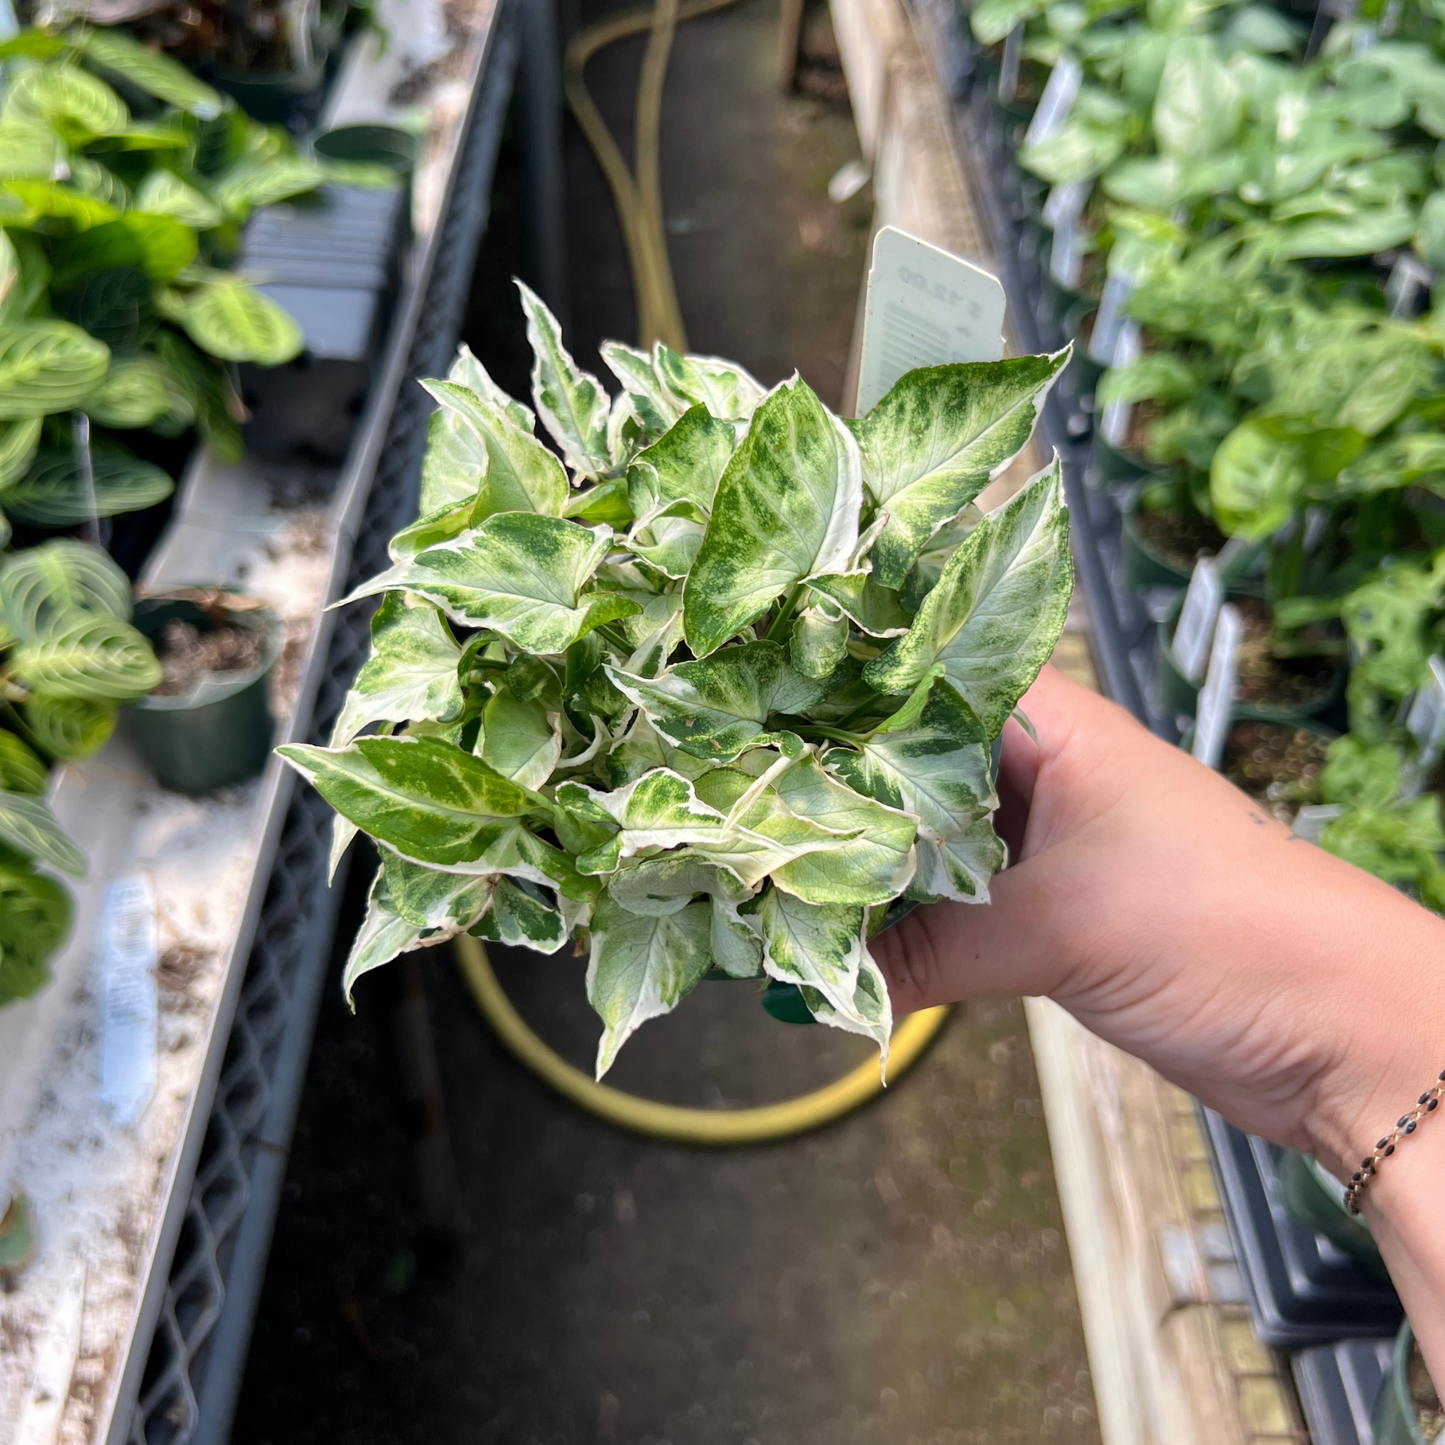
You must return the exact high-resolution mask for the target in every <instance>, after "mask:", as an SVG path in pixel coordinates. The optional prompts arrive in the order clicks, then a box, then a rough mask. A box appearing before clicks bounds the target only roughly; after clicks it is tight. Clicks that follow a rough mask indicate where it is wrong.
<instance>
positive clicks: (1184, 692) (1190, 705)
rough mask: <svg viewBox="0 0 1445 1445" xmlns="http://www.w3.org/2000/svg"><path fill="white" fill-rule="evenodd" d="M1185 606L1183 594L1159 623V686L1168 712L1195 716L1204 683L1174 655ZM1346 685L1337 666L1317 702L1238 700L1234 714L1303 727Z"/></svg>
mask: <svg viewBox="0 0 1445 1445" xmlns="http://www.w3.org/2000/svg"><path fill="white" fill-rule="evenodd" d="M1229 595H1230V596H1231V597H1238V596H1242V595H1247V594H1242V593H1240V592H1238V591H1236V590H1235V589H1233V588H1231V589H1230V593H1229ZM1183 608H1184V594H1183V593H1180V595H1179V596H1178V597H1176V598H1175V599H1174V601H1173V602H1172V603H1171V604H1170V607H1169V611H1168V612H1167V613H1165V614H1164V617H1163V619H1162V620H1161V621H1160V623H1159V670H1158V672H1157V673H1156V677H1157V679H1158V680H1157V682H1156V684H1155V685H1156V686H1157V688H1158V690H1159V691H1158V698H1159V703H1160V706H1161V707H1162V708H1163V709H1164V710H1165V711H1167V712H1171V713H1175V714H1187V715H1188V716H1190V717H1193V716H1194V709H1195V706H1196V704H1197V703H1198V701H1199V689H1200V687H1201V686H1202V683H1195V682H1191V681H1190V680H1189V679H1188V678H1187V677H1186V676H1185V675H1184V673H1183V671H1182V670H1181V669H1180V666H1179V660H1178V659H1177V658H1176V657H1175V656H1174V629H1175V628H1176V627H1177V626H1178V625H1179V614H1180V612H1181V611H1182V610H1183ZM1344 687H1345V669H1344V668H1343V667H1337V668H1336V669H1335V675H1334V678H1333V679H1332V680H1331V682H1330V685H1329V687H1328V688H1327V689H1326V690H1325V691H1324V692H1322V693H1321V694H1320V695H1319V697H1317V698H1316V699H1315V700H1314V701H1313V702H1309V703H1302V704H1299V705H1297V706H1286V707H1270V706H1268V705H1264V704H1258V703H1243V702H1236V703H1235V704H1234V707H1233V708H1232V709H1231V715H1232V717H1233V718H1234V720H1235V721H1236V722H1277V723H1284V724H1286V725H1287V726H1295V727H1302V726H1305V725H1307V724H1309V723H1311V722H1313V721H1314V719H1315V718H1317V717H1319V715H1320V714H1321V713H1325V712H1328V711H1329V710H1330V708H1332V707H1333V706H1334V705H1335V703H1337V702H1338V701H1339V699H1340V695H1341V693H1342V692H1343V691H1344Z"/></svg>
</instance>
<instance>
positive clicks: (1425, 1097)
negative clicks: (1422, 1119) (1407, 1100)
mask: <svg viewBox="0 0 1445 1445" xmlns="http://www.w3.org/2000/svg"><path fill="white" fill-rule="evenodd" d="M1415 1102H1416V1103H1417V1104H1428V1103H1429V1102H1430V1096H1429V1094H1421V1095H1420V1097H1419V1098H1418V1099H1416V1100H1415Z"/></svg>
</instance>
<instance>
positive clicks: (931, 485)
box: [853, 347, 1070, 588]
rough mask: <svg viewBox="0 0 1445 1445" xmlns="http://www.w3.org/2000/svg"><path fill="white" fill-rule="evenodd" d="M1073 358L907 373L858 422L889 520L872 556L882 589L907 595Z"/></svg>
mask: <svg viewBox="0 0 1445 1445" xmlns="http://www.w3.org/2000/svg"><path fill="white" fill-rule="evenodd" d="M1069 355H1070V352H1069V349H1068V348H1067V347H1066V348H1065V349H1064V350H1063V351H1060V352H1056V353H1055V354H1054V355H1053V356H1016V357H1010V358H1009V359H1007V360H1005V361H977V362H964V363H958V364H954V365H949V366H930V367H924V368H921V369H919V370H917V371H910V372H908V373H907V374H906V375H905V376H904V377H902V378H901V379H900V380H899V381H898V382H897V383H896V384H895V385H894V387H893V389H892V390H891V391H890V392H889V393H888V395H887V396H885V397H884V398H883V400H882V401H880V402H879V403H878V405H877V406H875V407H874V408H873V410H872V411H871V412H869V413H868V415H867V416H866V417H864V418H863V419H862V420H861V421H859V422H857V423H856V424H855V426H854V428H853V430H854V433H855V435H856V436H857V438H858V448H859V451H860V452H861V454H862V459H863V485H864V486H865V487H866V488H867V489H868V494H869V496H870V497H871V498H872V500H873V503H874V505H875V506H876V507H877V508H878V509H879V511H881V512H886V513H887V514H888V521H887V525H886V526H885V527H884V529H883V533H882V535H881V536H880V537H879V538H878V540H877V542H875V543H874V545H873V552H872V557H873V576H874V578H875V579H876V580H877V581H878V582H879V583H880V584H881V585H882V586H884V587H894V588H897V587H901V586H902V585H903V580H904V578H906V577H907V576H908V572H909V569H910V568H911V567H912V566H913V563H914V561H915V559H916V558H917V556H918V554H919V552H920V551H922V549H923V546H924V544H925V543H926V542H927V541H928V539H929V538H930V537H931V536H932V535H933V534H934V532H936V531H937V530H938V528H939V527H941V526H942V525H943V524H944V523H945V522H947V521H948V520H950V519H951V518H953V517H955V516H957V515H958V513H959V512H960V511H962V509H963V508H964V507H965V506H967V505H968V503H969V502H971V501H973V499H974V498H975V497H976V496H978V494H979V493H980V492H981V491H982V490H983V489H984V487H986V486H987V485H988V484H989V482H991V481H992V480H993V479H994V478H995V477H997V476H998V475H999V473H1000V472H1002V471H1003V469H1004V468H1005V467H1007V466H1008V464H1009V463H1010V462H1011V461H1012V460H1013V459H1014V457H1016V456H1017V455H1018V454H1019V452H1020V451H1022V450H1023V448H1024V447H1025V446H1026V445H1027V443H1028V439H1029V437H1030V435H1032V433H1033V429H1034V423H1035V421H1036V420H1037V418H1038V414H1039V411H1040V410H1041V409H1042V407H1043V404H1044V398H1045V397H1046V396H1047V395H1048V392H1049V388H1050V387H1051V386H1052V385H1053V383H1054V382H1055V380H1057V378H1058V376H1059V373H1060V372H1061V371H1062V370H1063V369H1064V367H1065V366H1066V365H1067V364H1068V361H1069Z"/></svg>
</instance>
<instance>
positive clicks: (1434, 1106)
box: [1425, 1099, 1440, 1114]
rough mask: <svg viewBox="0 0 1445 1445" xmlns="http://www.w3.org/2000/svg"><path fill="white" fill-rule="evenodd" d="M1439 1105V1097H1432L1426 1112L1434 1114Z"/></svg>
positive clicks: (1426, 1106)
mask: <svg viewBox="0 0 1445 1445" xmlns="http://www.w3.org/2000/svg"><path fill="white" fill-rule="evenodd" d="M1439 1107H1440V1101H1439V1099H1431V1100H1430V1102H1429V1103H1428V1104H1426V1105H1425V1112H1426V1113H1427V1114H1433V1113H1434V1112H1435V1110H1436V1109H1438V1108H1439Z"/></svg>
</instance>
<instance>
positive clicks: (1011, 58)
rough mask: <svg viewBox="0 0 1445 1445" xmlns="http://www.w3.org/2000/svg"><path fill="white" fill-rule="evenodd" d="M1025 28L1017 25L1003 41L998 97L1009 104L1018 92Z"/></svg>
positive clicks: (1005, 103)
mask: <svg viewBox="0 0 1445 1445" xmlns="http://www.w3.org/2000/svg"><path fill="white" fill-rule="evenodd" d="M1023 48H1024V28H1023V26H1022V25H1015V26H1014V28H1013V29H1012V30H1010V31H1009V33H1008V35H1007V36H1006V37H1005V39H1004V42H1003V58H1002V60H1001V61H1000V62H999V67H998V98H999V100H1000V101H1002V102H1003V104H1004V105H1008V104H1009V102H1010V101H1012V100H1013V98H1014V96H1015V95H1016V94H1017V93H1018V88H1019V63H1020V62H1021V61H1022V60H1023Z"/></svg>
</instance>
